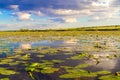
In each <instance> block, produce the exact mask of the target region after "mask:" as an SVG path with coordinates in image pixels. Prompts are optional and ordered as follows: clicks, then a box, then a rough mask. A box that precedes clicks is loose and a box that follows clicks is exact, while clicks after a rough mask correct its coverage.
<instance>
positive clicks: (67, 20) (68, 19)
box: [62, 18, 77, 23]
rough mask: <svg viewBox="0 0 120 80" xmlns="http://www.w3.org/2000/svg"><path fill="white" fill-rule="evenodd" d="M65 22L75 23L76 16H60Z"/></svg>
mask: <svg viewBox="0 0 120 80" xmlns="http://www.w3.org/2000/svg"><path fill="white" fill-rule="evenodd" d="M62 19H63V20H64V21H65V22H66V23H76V22H77V19H76V18H62Z"/></svg>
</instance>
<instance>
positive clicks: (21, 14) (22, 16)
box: [16, 12, 31, 20]
mask: <svg viewBox="0 0 120 80" xmlns="http://www.w3.org/2000/svg"><path fill="white" fill-rule="evenodd" d="M16 15H17V17H18V19H19V20H31V14H30V13H27V12H17V14H16Z"/></svg>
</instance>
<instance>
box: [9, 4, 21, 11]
mask: <svg viewBox="0 0 120 80" xmlns="http://www.w3.org/2000/svg"><path fill="white" fill-rule="evenodd" d="M10 8H11V9H13V10H19V5H10Z"/></svg>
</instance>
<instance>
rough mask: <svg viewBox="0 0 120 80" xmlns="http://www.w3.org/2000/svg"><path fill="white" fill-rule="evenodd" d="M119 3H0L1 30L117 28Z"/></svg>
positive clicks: (95, 0) (73, 0) (58, 0)
mask: <svg viewBox="0 0 120 80" xmlns="http://www.w3.org/2000/svg"><path fill="white" fill-rule="evenodd" d="M119 21H120V0H0V30H16V29H21V28H28V29H56V28H57V29H59V28H73V27H86V26H101V25H120V22H119Z"/></svg>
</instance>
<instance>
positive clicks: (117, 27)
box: [0, 25, 120, 32]
mask: <svg viewBox="0 0 120 80" xmlns="http://www.w3.org/2000/svg"><path fill="white" fill-rule="evenodd" d="M48 31H60V32H61V31H120V25H113V26H97V27H80V28H64V29H44V30H39V29H34V30H30V29H20V30H7V31H0V32H48Z"/></svg>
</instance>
